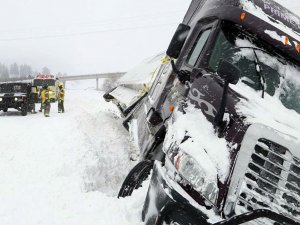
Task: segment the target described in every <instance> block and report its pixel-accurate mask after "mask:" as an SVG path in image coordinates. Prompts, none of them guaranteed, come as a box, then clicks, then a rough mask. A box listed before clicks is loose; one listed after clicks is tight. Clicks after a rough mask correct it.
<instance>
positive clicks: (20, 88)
mask: <svg viewBox="0 0 300 225" xmlns="http://www.w3.org/2000/svg"><path fill="white" fill-rule="evenodd" d="M26 90H27V85H26V84H1V85H0V93H18V92H22V93H23V92H24V93H25V92H26Z"/></svg>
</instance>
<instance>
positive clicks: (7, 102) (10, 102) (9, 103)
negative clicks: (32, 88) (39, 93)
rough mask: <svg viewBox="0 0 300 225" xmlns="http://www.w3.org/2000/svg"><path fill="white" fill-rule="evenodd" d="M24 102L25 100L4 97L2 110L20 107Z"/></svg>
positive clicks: (1, 105) (0, 105)
mask: <svg viewBox="0 0 300 225" xmlns="http://www.w3.org/2000/svg"><path fill="white" fill-rule="evenodd" d="M23 104H24V101H15V100H14V99H4V98H3V99H2V101H0V110H3V109H8V108H14V109H18V108H20V107H21V106H22V105H23Z"/></svg>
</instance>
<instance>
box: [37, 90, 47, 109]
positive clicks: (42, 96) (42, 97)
mask: <svg viewBox="0 0 300 225" xmlns="http://www.w3.org/2000/svg"><path fill="white" fill-rule="evenodd" d="M47 88H48V86H47V85H44V86H43V88H42V90H41V91H40V93H39V95H40V98H41V108H40V110H39V111H40V112H42V111H43V109H44V108H45V106H44V100H45V92H46V90H47Z"/></svg>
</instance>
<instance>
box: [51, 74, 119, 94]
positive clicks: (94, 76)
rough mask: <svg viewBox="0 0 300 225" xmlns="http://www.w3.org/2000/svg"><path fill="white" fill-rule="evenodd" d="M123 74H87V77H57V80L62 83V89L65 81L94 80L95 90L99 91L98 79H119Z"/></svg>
mask: <svg viewBox="0 0 300 225" xmlns="http://www.w3.org/2000/svg"><path fill="white" fill-rule="evenodd" d="M124 74H125V73H124V72H118V73H99V74H87V75H74V76H64V77H57V78H58V80H60V81H62V82H63V83H64V87H65V86H66V82H67V81H74V80H96V89H97V90H98V89H99V79H103V78H107V79H119V78H121V77H122V76H123V75H124Z"/></svg>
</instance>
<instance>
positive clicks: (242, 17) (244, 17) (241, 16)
mask: <svg viewBox="0 0 300 225" xmlns="http://www.w3.org/2000/svg"><path fill="white" fill-rule="evenodd" d="M240 19H241V20H242V21H243V20H245V19H246V13H245V12H242V13H241V15H240Z"/></svg>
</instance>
